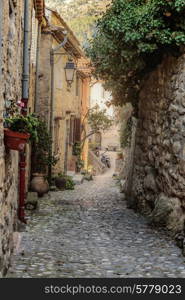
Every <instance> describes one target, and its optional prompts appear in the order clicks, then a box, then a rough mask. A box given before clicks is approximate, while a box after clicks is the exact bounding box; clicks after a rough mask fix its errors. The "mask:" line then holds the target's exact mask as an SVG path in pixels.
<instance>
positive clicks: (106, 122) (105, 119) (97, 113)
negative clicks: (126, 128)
mask: <svg viewBox="0 0 185 300" xmlns="http://www.w3.org/2000/svg"><path fill="white" fill-rule="evenodd" d="M88 123H89V125H90V128H91V130H92V132H94V133H97V132H101V131H105V130H108V129H109V128H110V127H111V126H112V125H113V120H112V119H111V118H110V117H109V116H108V115H107V114H106V109H102V110H101V109H99V107H98V105H96V106H94V107H93V108H91V109H90V110H89V114H88Z"/></svg>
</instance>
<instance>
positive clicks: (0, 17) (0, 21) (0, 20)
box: [0, 0, 3, 79]
mask: <svg viewBox="0 0 185 300" xmlns="http://www.w3.org/2000/svg"><path fill="white" fill-rule="evenodd" d="M2 12H3V3H2V1H1V0H0V79H1V69H2V68H1V64H2V59H1V52H2V51H1V48H2V22H3V20H2V19H3V14H2Z"/></svg>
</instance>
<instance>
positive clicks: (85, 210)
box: [8, 176, 185, 278]
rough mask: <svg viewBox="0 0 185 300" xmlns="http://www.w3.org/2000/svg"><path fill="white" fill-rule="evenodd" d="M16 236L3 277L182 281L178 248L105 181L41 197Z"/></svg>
mask: <svg viewBox="0 0 185 300" xmlns="http://www.w3.org/2000/svg"><path fill="white" fill-rule="evenodd" d="M22 234H23V236H22V242H21V249H22V250H21V252H20V253H19V254H17V255H16V256H15V257H14V259H13V265H12V267H11V269H10V271H9V273H8V277H24V278H28V277H34V278H35V277H45V278H51V277H57V278H60V277H63V278H64V277H65V278H69V277H71V278H82V277H86V278H87V277H91V278H94V277H96V278H100V277H106V278H107V277H112V278H116V277H136V278H139V277H179V278H180V277H181V278H182V277H183V278H185V258H184V257H183V256H182V255H181V251H180V249H179V248H177V247H176V246H175V244H174V242H173V241H171V240H170V238H169V237H167V235H166V234H165V233H164V232H161V231H157V230H156V229H152V228H151V227H150V226H149V225H147V222H146V220H145V219H144V218H143V217H142V216H140V215H137V214H135V213H134V212H133V211H132V210H129V209H127V208H126V204H125V202H124V200H123V194H120V193H119V188H118V187H117V186H116V184H115V181H114V180H113V179H112V178H110V177H105V176H99V177H96V178H95V180H94V181H91V182H85V183H83V184H82V185H79V186H76V188H75V190H74V191H64V192H52V193H50V194H49V195H48V196H47V197H44V198H42V199H41V200H40V209H39V210H38V211H37V212H36V213H34V214H33V215H32V216H31V217H30V220H29V224H28V226H27V230H26V232H23V233H22Z"/></svg>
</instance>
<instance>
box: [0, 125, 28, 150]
mask: <svg viewBox="0 0 185 300" xmlns="http://www.w3.org/2000/svg"><path fill="white" fill-rule="evenodd" d="M29 137H30V134H29V133H20V132H17V131H12V130H9V129H4V143H5V147H7V148H9V149H11V150H16V151H23V150H24V148H25V145H26V143H27V142H28V140H29Z"/></svg>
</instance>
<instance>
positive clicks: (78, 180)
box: [73, 174, 84, 184]
mask: <svg viewBox="0 0 185 300" xmlns="http://www.w3.org/2000/svg"><path fill="white" fill-rule="evenodd" d="M73 181H74V183H75V184H82V183H83V181H84V175H81V174H75V175H74V176H73Z"/></svg>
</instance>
